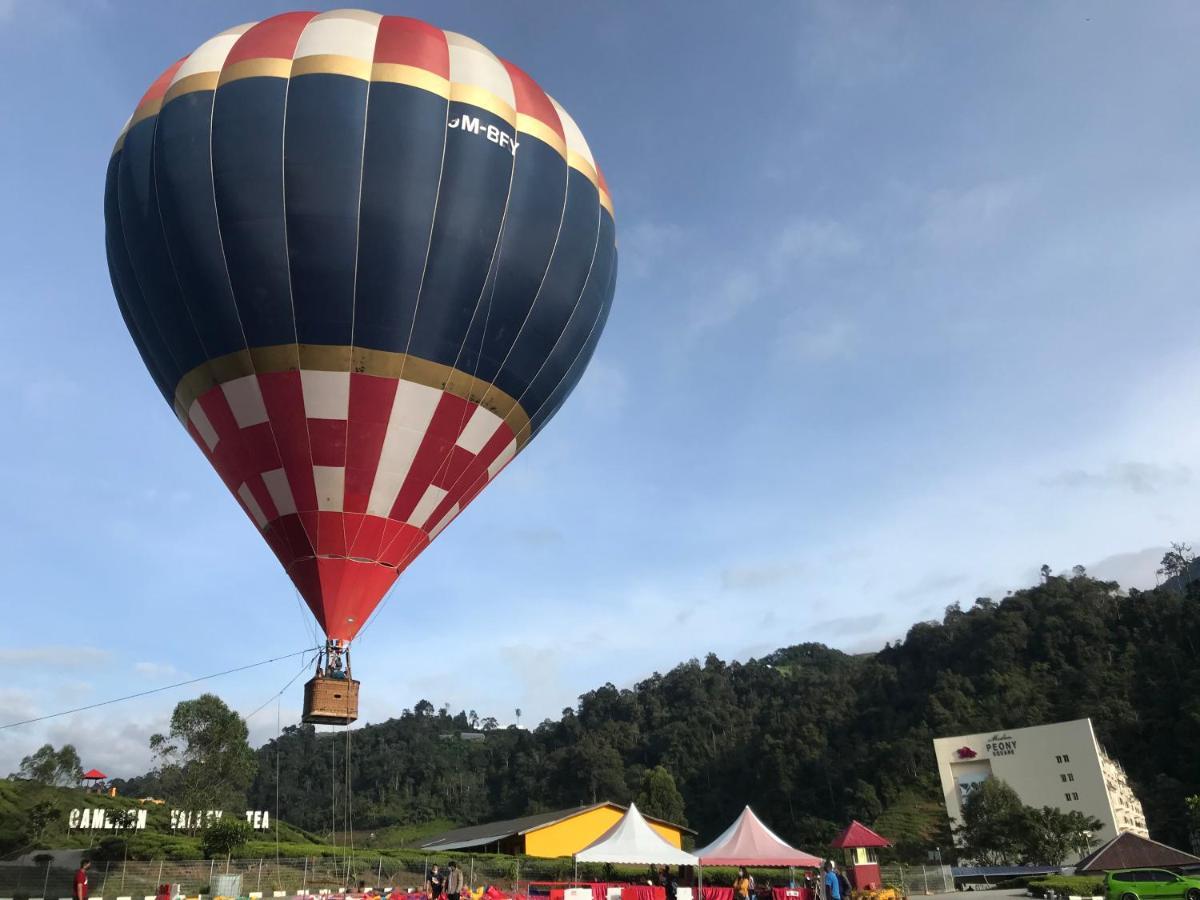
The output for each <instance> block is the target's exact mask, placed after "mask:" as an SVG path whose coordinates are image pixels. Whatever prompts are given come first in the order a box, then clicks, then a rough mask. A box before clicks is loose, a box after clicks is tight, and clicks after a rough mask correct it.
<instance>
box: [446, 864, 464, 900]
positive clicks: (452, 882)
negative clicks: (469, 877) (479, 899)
mask: <svg viewBox="0 0 1200 900" xmlns="http://www.w3.org/2000/svg"><path fill="white" fill-rule="evenodd" d="M462 887H463V876H462V872H461V871H460V870H459V868H458V863H457V862H456V861H454V860H450V871H449V872H447V873H446V900H459V895H460V894H461V893H462Z"/></svg>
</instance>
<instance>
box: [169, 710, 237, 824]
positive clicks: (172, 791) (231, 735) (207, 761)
mask: <svg viewBox="0 0 1200 900" xmlns="http://www.w3.org/2000/svg"><path fill="white" fill-rule="evenodd" d="M248 734H249V732H248V731H247V729H246V723H245V722H243V721H242V718H241V716H239V715H238V714H237V713H236V712H234V711H233V710H231V709H230V708H229V707H228V706H226V705H225V702H224V701H223V700H221V698H220V697H218V696H216V695H215V694H202V695H200V696H199V697H198V698H196V699H195V700H185V701H184V702H183V703H180V704H178V705H177V706H176V707H175V711H174V712H173V713H172V714H171V730H170V733H168V734H166V735H161V734H156V735H154V736H152V737H151V738H150V749H151V750H153V751H154V755H155V757H156V759H157V761H158V768H157V769H156V770H155V772H154V776H155V778H157V780H158V785H157V786H158V787H159V789H160V793H159V796H162V797H167V798H169V799H171V800H172V801H174V802H176V803H179V804H181V805H182V806H185V807H187V808H188V809H236V808H237V807H239V806H240V805H241V804H242V803H244V802H245V799H246V789H247V788H249V787H250V783H251V782H252V781H253V780H254V775H255V771H256V769H257V768H258V767H257V765H256V762H255V759H254V752H253V751H252V750H251V749H250V745H249V744H248V743H247V741H246V738H247V736H248Z"/></svg>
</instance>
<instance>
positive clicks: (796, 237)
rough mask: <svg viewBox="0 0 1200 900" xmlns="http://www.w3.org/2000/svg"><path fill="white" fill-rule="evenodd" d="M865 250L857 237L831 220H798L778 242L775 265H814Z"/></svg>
mask: <svg viewBox="0 0 1200 900" xmlns="http://www.w3.org/2000/svg"><path fill="white" fill-rule="evenodd" d="M861 248H862V242H861V241H860V239H859V238H858V236H857V235H856V234H854V233H853V232H852V231H850V230H849V229H848V228H847V227H846V226H845V225H843V224H841V223H840V222H835V221H833V220H831V219H796V220H793V221H791V222H789V223H787V224H786V225H784V227H783V229H782V230H781V231H780V232H779V235H778V237H776V239H775V247H774V253H773V263H774V265H775V266H776V267H777V268H780V269H786V268H788V267H789V266H791V265H793V264H796V263H805V264H808V265H814V264H817V263H823V262H829V261H832V260H839V259H845V258H847V257H850V256H854V255H855V254H856V253H858V252H859V250H860V249H861Z"/></svg>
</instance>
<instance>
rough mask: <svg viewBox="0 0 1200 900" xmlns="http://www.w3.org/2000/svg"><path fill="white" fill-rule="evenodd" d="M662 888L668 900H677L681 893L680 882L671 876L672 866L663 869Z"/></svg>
mask: <svg viewBox="0 0 1200 900" xmlns="http://www.w3.org/2000/svg"><path fill="white" fill-rule="evenodd" d="M662 886H663V894H664V896H665V897H666V900H675V898H676V896H677V895H678V893H679V882H678V881H677V880H676V879H675V877H674V876H673V875H672V874H671V867H670V866H663V867H662Z"/></svg>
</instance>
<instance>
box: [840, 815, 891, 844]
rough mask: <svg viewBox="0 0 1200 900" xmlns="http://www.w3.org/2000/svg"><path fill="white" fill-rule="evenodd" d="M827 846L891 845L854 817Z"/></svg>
mask: <svg viewBox="0 0 1200 900" xmlns="http://www.w3.org/2000/svg"><path fill="white" fill-rule="evenodd" d="M829 846H830V847H834V848H835V849H841V848H843V847H890V846H892V842H891V841H889V840H888V839H887V838H885V837H882V836H880V835H878V834H876V833H875V832H874V831H872V830H871V829H870V828H868V827H867V826H866V825H864V824H863V823H862V822H860V821H858V820H857V819H855V820H854V821H853V822H851V823H850V824H849V825H847V826H846V830H845V831H843V832H842V833H841V834H839V835H838V836H837V837H836V838H834V841H833V843H832V844H830V845H829Z"/></svg>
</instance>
